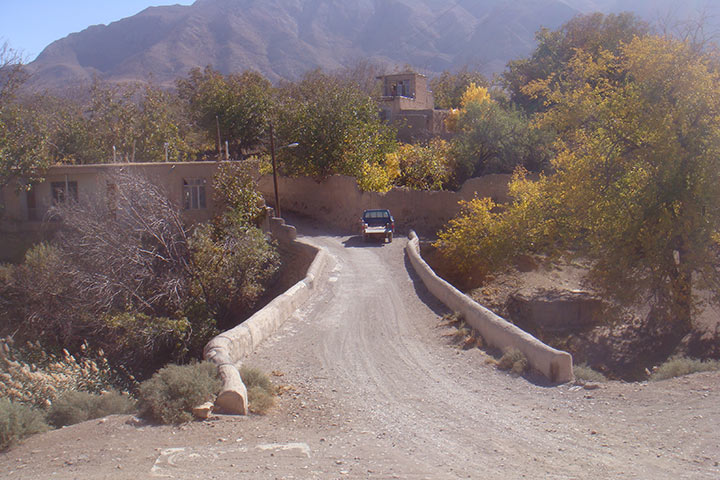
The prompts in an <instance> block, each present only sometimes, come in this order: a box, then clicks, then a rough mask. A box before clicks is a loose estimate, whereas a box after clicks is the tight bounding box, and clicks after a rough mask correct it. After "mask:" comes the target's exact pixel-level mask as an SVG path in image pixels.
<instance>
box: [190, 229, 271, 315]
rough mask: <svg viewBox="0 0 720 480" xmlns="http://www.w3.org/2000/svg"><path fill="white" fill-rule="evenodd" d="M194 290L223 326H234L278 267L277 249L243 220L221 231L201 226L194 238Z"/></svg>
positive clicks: (192, 265) (193, 292) (261, 233)
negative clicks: (244, 223)
mask: <svg viewBox="0 0 720 480" xmlns="http://www.w3.org/2000/svg"><path fill="white" fill-rule="evenodd" d="M190 248H191V251H192V258H191V260H192V263H191V270H192V276H193V281H192V286H191V293H192V295H193V296H194V297H195V298H200V299H202V301H203V302H204V303H205V306H206V308H207V309H208V312H209V313H210V314H211V315H212V316H213V317H214V318H215V320H216V321H217V325H218V326H219V327H221V328H224V327H232V326H234V325H235V324H236V323H234V322H236V321H237V317H238V316H240V315H243V314H245V313H246V312H247V311H248V310H249V309H250V308H252V306H253V305H254V304H255V302H256V301H257V299H258V298H259V297H260V295H262V294H263V292H264V291H265V286H266V285H267V283H268V282H269V281H270V280H271V279H272V276H273V275H274V273H275V272H276V271H277V269H278V267H279V264H280V260H279V256H278V253H277V250H276V249H275V248H274V246H273V245H272V244H271V243H269V242H268V240H267V239H266V238H265V235H264V234H263V232H262V231H261V230H260V229H258V228H255V227H247V226H243V225H240V224H232V225H227V227H226V228H225V229H224V230H222V231H218V230H217V229H213V227H212V226H209V225H204V226H198V227H197V229H196V230H195V232H194V234H193V236H192V238H191V241H190Z"/></svg>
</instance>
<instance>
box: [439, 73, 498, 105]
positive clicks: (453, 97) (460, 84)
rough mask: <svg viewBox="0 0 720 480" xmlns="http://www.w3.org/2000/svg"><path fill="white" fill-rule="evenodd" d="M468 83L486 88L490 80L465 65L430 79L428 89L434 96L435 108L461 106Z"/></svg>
mask: <svg viewBox="0 0 720 480" xmlns="http://www.w3.org/2000/svg"><path fill="white" fill-rule="evenodd" d="M470 84H475V85H477V86H479V87H484V88H488V87H490V82H488V81H487V79H486V78H485V76H484V75H483V74H482V73H480V72H472V71H470V70H469V69H468V67H467V65H466V66H464V67H462V68H461V69H460V70H458V71H457V72H455V73H453V72H450V71H448V70H446V71H444V72H443V73H441V74H440V75H439V76H437V77H435V78H433V79H431V80H430V90H432V92H433V97H434V98H435V108H440V109H445V110H450V109H453V108H461V107H462V97H463V95H464V94H465V92H466V91H467V89H468V87H469V86H470Z"/></svg>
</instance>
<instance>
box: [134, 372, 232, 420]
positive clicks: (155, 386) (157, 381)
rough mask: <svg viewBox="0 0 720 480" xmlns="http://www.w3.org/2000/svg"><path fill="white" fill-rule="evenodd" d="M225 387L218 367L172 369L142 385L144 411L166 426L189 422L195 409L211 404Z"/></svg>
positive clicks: (144, 414)
mask: <svg viewBox="0 0 720 480" xmlns="http://www.w3.org/2000/svg"><path fill="white" fill-rule="evenodd" d="M221 387H222V382H221V381H220V379H219V378H218V375H217V367H216V366H215V365H213V364H212V363H210V362H202V363H195V364H192V365H183V366H179V365H168V366H166V367H164V368H162V369H160V370H159V371H158V372H157V373H155V375H153V376H152V378H150V379H149V380H146V381H145V382H143V383H141V384H140V388H139V391H138V400H139V407H140V411H141V413H142V415H143V416H145V417H147V418H149V419H151V420H154V421H156V422H159V423H163V424H170V423H183V422H189V421H190V420H192V418H193V415H192V409H193V407H197V406H198V405H200V404H202V403H205V402H207V401H211V400H212V399H213V398H214V397H215V395H217V394H218V392H220V388H221Z"/></svg>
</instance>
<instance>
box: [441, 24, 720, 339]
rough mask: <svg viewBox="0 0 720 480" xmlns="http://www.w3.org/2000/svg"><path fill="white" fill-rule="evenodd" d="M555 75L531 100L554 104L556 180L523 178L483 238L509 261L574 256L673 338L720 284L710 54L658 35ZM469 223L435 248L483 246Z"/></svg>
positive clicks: (717, 98)
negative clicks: (548, 254) (533, 253)
mask: <svg viewBox="0 0 720 480" xmlns="http://www.w3.org/2000/svg"><path fill="white" fill-rule="evenodd" d="M562 73H563V74H562V81H559V82H541V84H542V85H543V86H544V87H543V88H544V90H542V91H539V92H538V94H540V95H543V96H544V97H545V98H547V99H548V101H549V102H550V103H549V108H548V110H547V112H546V113H544V114H542V115H541V116H540V117H539V119H538V121H539V123H541V124H543V125H546V126H549V127H552V128H554V129H555V130H556V131H557V132H558V135H559V137H558V140H557V144H556V149H557V151H558V154H557V157H556V158H555V159H554V160H553V164H552V165H553V169H554V174H553V175H550V176H548V177H543V178H541V180H540V181H538V182H531V181H528V180H524V179H522V176H519V177H518V178H517V179H516V181H515V182H514V183H513V185H512V192H513V194H514V195H515V196H516V200H515V202H514V203H513V204H512V205H511V206H510V207H509V208H508V209H507V210H506V211H505V212H504V213H502V214H501V215H499V216H498V217H497V218H495V219H492V218H490V219H489V220H487V219H486V220H485V222H486V225H485V226H484V227H483V231H484V232H486V233H485V234H484V236H483V237H482V238H485V240H484V241H485V243H488V242H489V243H490V244H492V243H493V242H495V243H497V244H498V245H504V246H505V247H507V248H505V249H504V250H503V249H501V248H499V247H498V248H496V251H504V252H505V253H504V258H505V259H508V258H510V257H511V256H512V255H513V254H514V253H517V252H519V251H525V250H528V249H536V250H548V249H554V248H558V247H559V248H561V249H574V250H576V251H577V252H578V253H580V254H582V255H583V256H585V257H587V258H589V259H590V260H592V261H593V265H592V269H591V272H590V277H589V278H590V279H591V280H592V281H593V282H594V284H595V285H596V286H598V287H599V288H601V289H603V290H604V291H605V292H606V293H607V294H608V295H609V296H610V297H611V298H613V299H615V300H617V301H618V302H619V304H621V305H632V304H638V303H639V304H650V305H651V306H652V312H651V316H650V320H651V321H653V322H655V324H654V326H655V328H656V332H660V333H662V332H666V333H669V334H670V335H671V336H674V338H676V339H677V338H678V336H681V335H683V334H684V333H685V332H687V331H688V329H689V327H690V325H691V322H692V318H693V314H694V307H695V306H697V301H698V300H697V298H696V297H695V293H696V291H697V289H699V288H708V289H709V290H710V291H711V292H716V289H715V288H714V287H713V285H717V281H718V273H717V272H718V270H717V267H718V264H719V263H718V260H719V259H718V245H719V244H718V241H719V240H720V235H718V232H719V231H720V209H719V208H718V205H720V181H719V180H720V178H718V172H720V121H719V120H720V74H719V73H718V71H717V70H716V69H715V68H714V67H713V59H712V58H709V56H708V55H704V54H702V53H699V52H698V51H697V50H694V49H693V48H692V47H691V46H690V45H688V44H687V43H683V42H680V41H677V40H673V39H670V38H662V37H657V36H644V37H637V38H635V39H633V40H632V41H630V42H629V43H628V44H627V45H624V46H622V47H621V48H620V51H619V53H617V54H613V53H612V52H609V51H605V52H603V53H601V54H600V55H599V56H597V57H593V55H591V54H587V53H585V52H583V51H578V52H577V53H576V55H575V56H574V57H573V59H572V60H571V61H570V62H568V66H567V68H566V70H565V71H564V72H562ZM536 87H537V86H536ZM486 217H487V215H486ZM468 218H470V217H469V216H468V215H467V214H463V215H462V216H461V217H460V219H459V221H456V222H455V223H454V224H451V225H450V226H449V228H448V229H447V230H446V231H445V233H444V235H441V242H440V244H439V245H440V246H441V248H445V249H446V250H447V251H448V252H450V253H452V251H453V249H455V250H458V251H465V252H467V251H472V250H471V249H468V247H467V246H468V245H469V246H472V245H476V244H478V245H482V243H478V242H479V241H480V240H479V239H476V238H475V237H473V234H472V229H468V228H465V232H467V233H463V230H462V229H461V228H457V226H458V225H460V226H462V225H464V223H463V222H465V221H466V220H467V219H468ZM471 220H472V219H471V218H470V220H468V221H471ZM488 222H489V223H488ZM494 223H497V224H498V225H494V226H493V224H494ZM499 225H504V226H503V227H502V228H500V226H499ZM487 232H489V233H487ZM492 232H501V233H500V234H494V233H492ZM488 238H490V240H487V239H488ZM509 239H514V240H517V239H520V241H516V242H515V243H514V244H511V243H509V242H510V240H509ZM458 258H462V257H458ZM714 300H715V301H718V300H720V298H715V299H714Z"/></svg>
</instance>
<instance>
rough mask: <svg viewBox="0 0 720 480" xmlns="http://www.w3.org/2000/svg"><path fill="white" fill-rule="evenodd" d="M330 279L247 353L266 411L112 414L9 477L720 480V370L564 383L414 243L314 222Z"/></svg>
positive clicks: (46, 438) (27, 445) (31, 446)
mask: <svg viewBox="0 0 720 480" xmlns="http://www.w3.org/2000/svg"><path fill="white" fill-rule="evenodd" d="M298 230H299V233H300V234H301V235H302V234H304V235H305V238H306V239H307V240H308V241H310V242H312V243H314V244H316V245H320V246H323V247H325V248H327V250H328V252H329V253H330V255H331V257H332V259H333V262H332V263H333V264H332V265H331V267H330V268H329V272H328V273H327V275H328V278H327V279H326V280H327V283H326V287H325V288H324V289H323V290H322V291H321V292H319V293H318V294H317V295H316V296H315V297H314V298H313V299H312V300H311V301H309V302H308V304H306V305H305V306H303V308H302V309H301V310H300V311H299V312H297V314H296V315H295V317H294V318H292V319H290V320H289V321H288V322H287V323H286V324H285V325H284V326H283V328H282V329H281V331H280V332H279V333H278V334H277V335H276V336H275V337H273V338H272V339H270V340H268V341H266V342H265V343H263V344H262V345H261V346H260V348H259V349H258V351H256V352H255V353H254V354H253V355H252V356H251V357H250V358H248V360H247V362H246V363H247V364H248V365H252V366H256V367H259V368H261V369H263V370H265V371H267V372H273V380H274V381H275V383H277V384H278V385H280V386H281V390H282V395H281V396H280V397H279V399H278V403H277V406H276V407H275V408H274V409H273V410H271V411H270V413H269V414H268V415H266V416H256V415H251V416H249V417H229V416H221V417H217V418H215V419H213V420H211V421H207V422H195V423H192V424H188V425H184V426H179V427H173V426H162V427H156V426H148V425H144V424H142V423H139V422H137V421H136V420H135V419H134V418H133V417H128V416H111V417H108V418H105V419H100V420H95V421H90V422H85V423H83V424H80V425H75V426H72V427H67V428H64V429H61V430H57V431H53V432H49V433H47V434H43V435H38V436H35V437H32V438H30V439H28V440H27V441H26V442H24V443H23V444H22V445H20V446H19V447H16V448H14V449H12V450H11V451H9V452H7V453H4V454H2V455H0V472H4V473H3V474H1V475H0V476H1V477H3V478H17V479H34V478H37V479H47V478H68V479H70V478H79V479H87V478H176V479H191V478H192V479H194V478H197V479H213V478H218V479H220V478H222V479H227V478H242V479H265V478H268V479H275V478H283V479H343V478H376V479H386V478H399V479H455V478H476V479H515V478H530V479H539V478H544V479H574V478H583V479H584V478H588V479H590V478H593V479H594V478H628V479H632V478H637V479H653V480H659V479H718V478H720V375H719V374H698V375H693V376H689V377H685V378H680V379H674V380H670V381H664V382H655V383H619V382H609V383H606V384H602V385H601V386H600V388H598V389H595V390H586V389H583V388H581V387H579V386H575V385H572V384H567V385H560V386H551V385H546V384H544V383H543V382H542V381H541V380H540V379H537V378H523V377H513V376H510V375H508V374H505V373H502V372H499V371H497V370H496V369H495V368H494V367H493V366H492V365H491V364H490V361H489V360H490V357H489V356H488V355H487V354H486V353H485V352H483V351H482V350H480V349H471V350H462V349H459V348H458V347H457V346H456V345H455V344H454V342H453V341H452V338H451V336H450V334H451V333H452V331H453V330H452V328H451V327H448V326H446V325H443V323H442V319H441V316H442V314H443V313H446V312H445V310H444V309H443V307H442V306H441V305H440V304H438V303H437V302H436V301H435V300H434V299H433V298H431V297H430V296H429V294H428V293H427V291H426V290H425V289H424V287H423V286H422V285H421V284H420V283H419V281H418V280H417V278H416V277H415V275H414V274H413V272H412V268H411V267H410V265H409V263H408V262H407V260H406V257H405V254H404V250H403V248H404V246H405V244H406V243H407V240H405V239H404V238H400V237H396V239H395V241H394V242H393V243H391V244H382V243H368V244H366V243H364V242H363V241H362V238H360V237H357V236H336V235H330V234H328V232H325V231H322V230H321V229H318V228H316V227H313V226H312V225H310V224H303V223H300V226H299V227H298Z"/></svg>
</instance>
